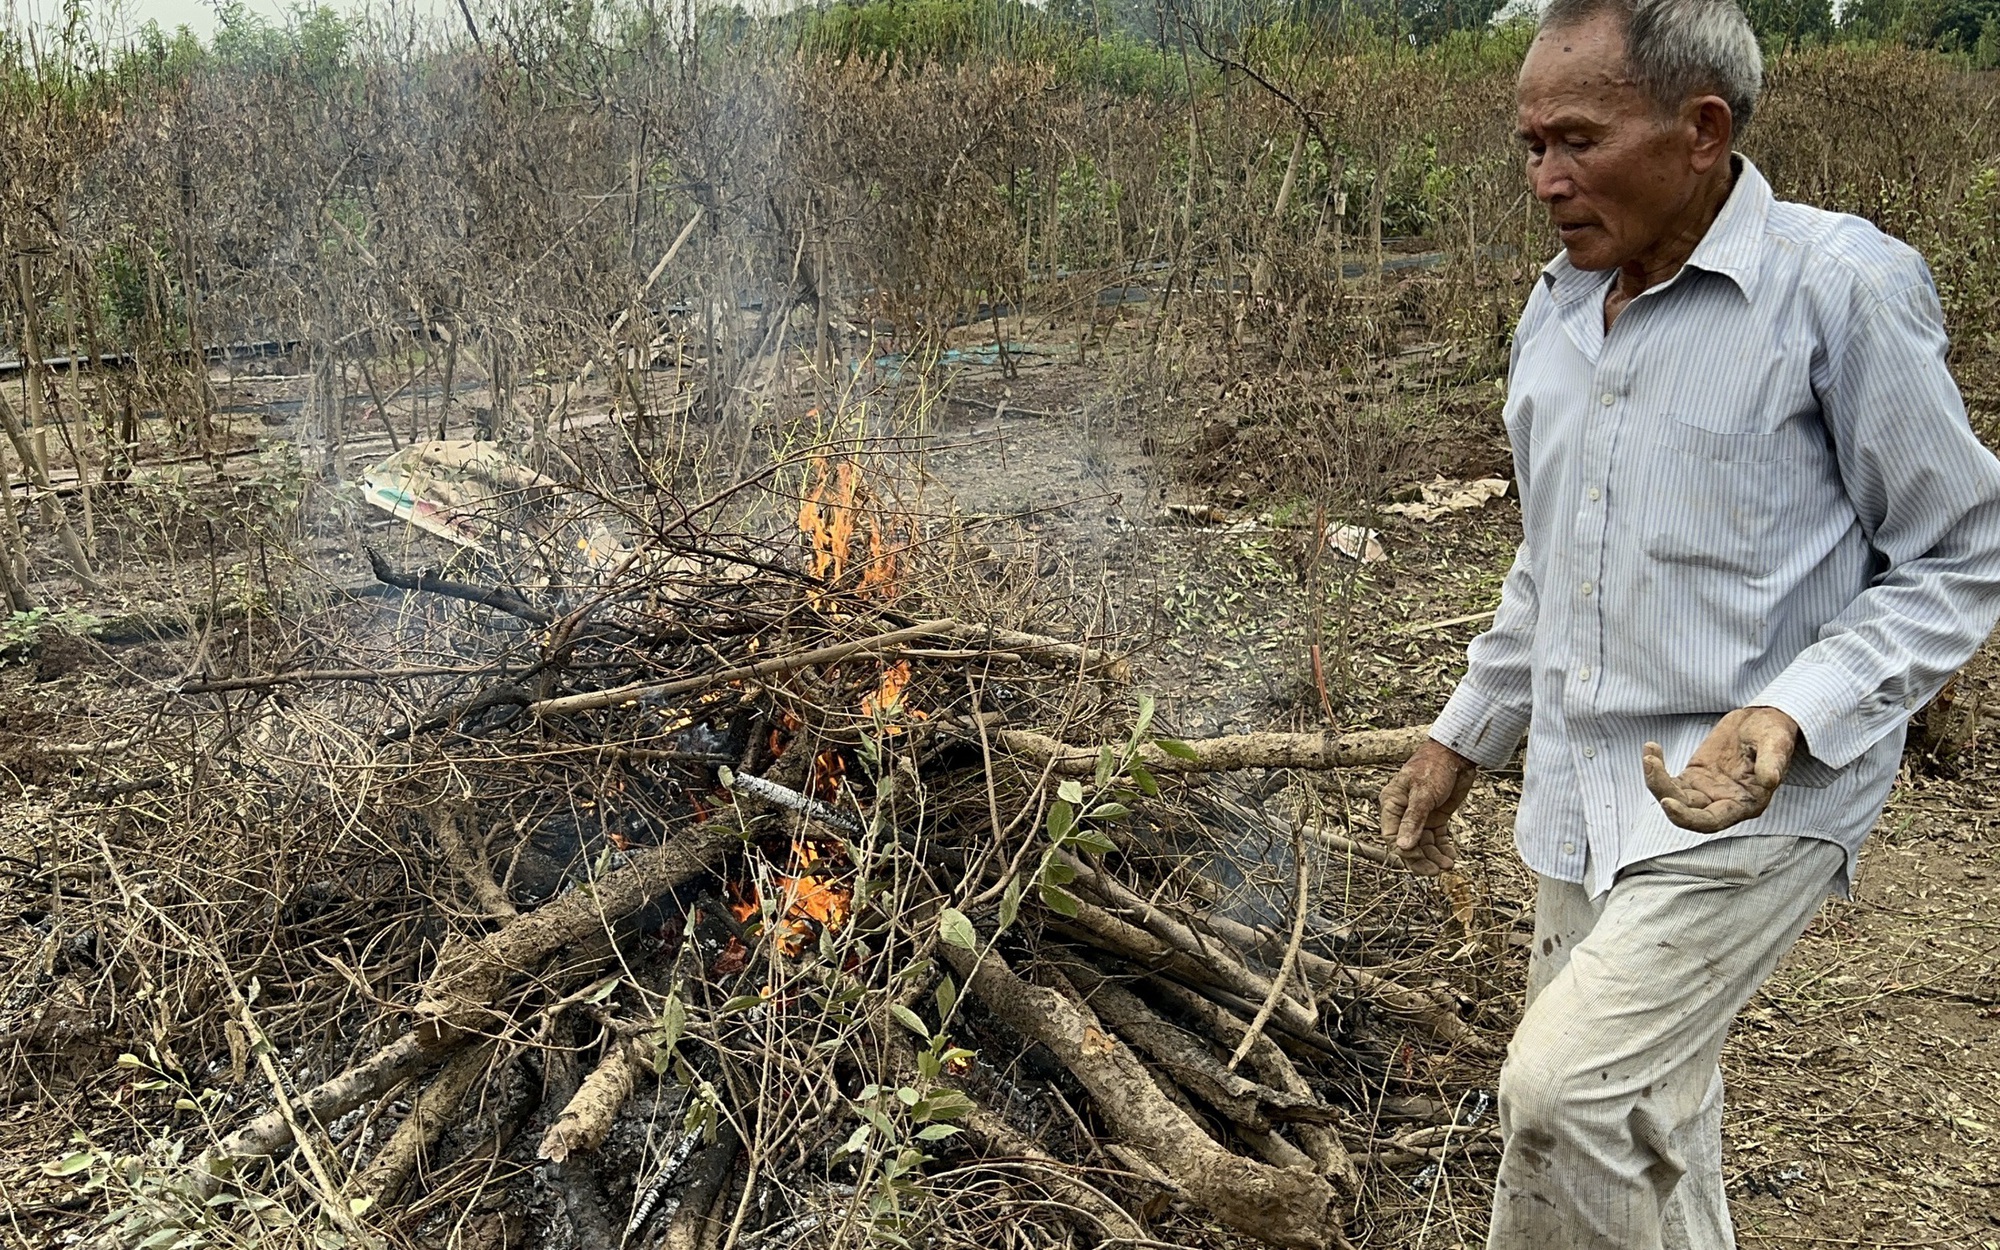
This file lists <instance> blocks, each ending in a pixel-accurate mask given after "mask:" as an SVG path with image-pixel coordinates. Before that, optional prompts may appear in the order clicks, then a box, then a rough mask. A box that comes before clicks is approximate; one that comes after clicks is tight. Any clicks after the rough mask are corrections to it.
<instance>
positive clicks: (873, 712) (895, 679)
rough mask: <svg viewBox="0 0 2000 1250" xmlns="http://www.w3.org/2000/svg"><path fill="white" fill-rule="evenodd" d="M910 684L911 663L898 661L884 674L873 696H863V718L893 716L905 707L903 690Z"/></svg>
mask: <svg viewBox="0 0 2000 1250" xmlns="http://www.w3.org/2000/svg"><path fill="white" fill-rule="evenodd" d="M909 684H910V662H909V661H908V660H897V661H896V662H895V663H894V664H891V665H890V666H889V667H888V669H887V671H885V672H884V673H883V674H882V684H881V685H879V686H877V687H876V688H875V691H874V693H873V694H865V695H862V696H861V714H862V715H863V716H878V715H879V716H893V715H895V714H896V712H897V711H898V710H900V709H901V708H902V706H903V688H904V687H905V686H908V685H909Z"/></svg>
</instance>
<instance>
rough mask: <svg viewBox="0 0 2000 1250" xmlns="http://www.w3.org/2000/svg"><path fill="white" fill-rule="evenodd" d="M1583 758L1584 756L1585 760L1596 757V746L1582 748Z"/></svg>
mask: <svg viewBox="0 0 2000 1250" xmlns="http://www.w3.org/2000/svg"><path fill="white" fill-rule="evenodd" d="M1583 758H1585V759H1587V760H1594V759H1596V758H1597V748H1596V747H1585V748H1583Z"/></svg>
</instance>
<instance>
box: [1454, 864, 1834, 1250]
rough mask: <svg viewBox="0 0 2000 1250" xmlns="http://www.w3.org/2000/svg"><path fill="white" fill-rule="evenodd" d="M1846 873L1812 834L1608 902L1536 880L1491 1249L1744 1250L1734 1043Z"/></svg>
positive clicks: (1687, 870) (1506, 1069)
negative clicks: (1730, 1068) (1732, 1109)
mask: <svg viewBox="0 0 2000 1250" xmlns="http://www.w3.org/2000/svg"><path fill="white" fill-rule="evenodd" d="M1845 866H1846V853H1845V852H1844V851H1842V850H1841V848H1840V847H1838V846H1836V845H1835V844H1833V843H1831V842H1824V841H1820V840H1818V839H1816V838H1793V837H1734V838H1732V837H1721V838H1717V839H1716V840H1715V841H1713V842H1707V843H1703V844H1702V845H1701V846H1698V847H1696V848H1694V849H1693V850H1688V851H1680V852H1677V853H1675V854H1672V855H1663V856H1660V857H1658V858H1656V859H1649V860H1644V861H1642V862H1640V863H1637V864H1633V865H1631V866H1630V867H1628V868H1626V869H1624V870H1623V871H1622V872H1620V873H1619V874H1618V879H1617V881H1616V882H1615V883H1614V884H1613V885H1612V887H1611V889H1610V890H1609V891H1607V892H1606V893H1605V894H1603V895H1602V896H1600V897H1598V898H1596V899H1592V898H1590V897H1589V896H1588V895H1587V894H1586V893H1585V891H1584V888H1583V887H1582V886H1580V885H1575V884H1572V883H1570V882H1567V881H1557V880H1554V879H1552V878H1549V877H1543V878H1542V879H1541V885H1540V892H1539V894H1538V895H1537V898H1536V902H1535V946H1534V951H1533V953H1532V955H1531V959H1530V963H1529V969H1528V1008H1527V1011H1526V1013H1525V1014H1524V1015H1523V1016H1522V1017H1521V1027H1520V1028H1519V1029H1517V1030H1515V1033H1514V1039H1513V1041H1511V1042H1510V1043H1508V1046H1507V1061H1506V1063H1505V1064H1504V1065H1503V1066H1502V1068H1501V1070H1500V1133H1501V1138H1502V1141H1503V1143H1504V1149H1503V1153H1502V1155H1501V1158H1500V1176H1499V1184H1498V1186H1497V1187H1496V1189H1495V1190H1494V1195H1493V1225H1492V1229H1491V1232H1490V1233H1489V1235H1488V1238H1487V1242H1486V1244H1487V1247H1488V1250H1727V1248H1728V1247H1733V1246H1734V1245H1735V1244H1736V1235H1735V1232H1734V1230H1733V1229H1732V1228H1731V1226H1730V1223H1729V1202H1728V1199H1727V1197H1726V1196H1725V1194H1724V1192H1723V1182H1722V1073H1721V1071H1720V1069H1719V1068H1718V1067H1717V1062H1718V1060H1719V1059H1720V1057H1721V1054H1722V1042H1723V1038H1724V1037H1725V1036H1727V1034H1728V1032H1729V1025H1730V1022H1731V1021H1732V1020H1733V1019H1735V1017H1736V1013H1737V1012H1738V1011H1740V1010H1742V1008H1743V1004H1744V1003H1746V1002H1748V1001H1749V999H1750V996H1751V995H1752V994H1753V993H1755V992H1756V990H1757V987H1758V986H1759V985H1761V984H1763V982H1764V978H1765V977H1767V976H1769V975H1770V974H1771V970H1772V969H1773V968H1775V967H1776V966H1777V964H1778V960H1779V959H1780V958H1781V957H1782V956H1783V955H1784V953H1785V952H1786V951H1787V950H1789V949H1790V948H1791V945H1792V943H1793V942H1794V941H1796V940H1797V938H1798V936H1799V933H1800V932H1801V931H1802V930H1803V929H1804V928H1805V927H1806V924H1807V922H1808V921H1810V920H1811V919H1812V918H1813V916H1814V914H1815V913H1817V912H1818V911H1819V908H1820V904H1821V903H1822V902H1824V901H1825V899H1826V896H1827V895H1828V894H1829V893H1830V892H1832V891H1833V890H1834V888H1835V887H1836V885H1837V883H1838V881H1839V879H1840V874H1841V872H1842V871H1844V869H1845Z"/></svg>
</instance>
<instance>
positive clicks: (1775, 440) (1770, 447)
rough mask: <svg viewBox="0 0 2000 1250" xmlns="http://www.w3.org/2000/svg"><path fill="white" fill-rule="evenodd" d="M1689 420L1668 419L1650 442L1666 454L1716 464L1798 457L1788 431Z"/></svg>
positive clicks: (1685, 418) (1678, 417) (1797, 449)
mask: <svg viewBox="0 0 2000 1250" xmlns="http://www.w3.org/2000/svg"><path fill="white" fill-rule="evenodd" d="M1722 424H1723V423H1721V422H1714V423H1705V422H1701V421H1698V420H1696V419H1693V418H1689V417H1682V416H1669V417H1668V418H1667V420H1666V423H1665V424H1664V425H1663V426H1662V427H1661V428H1660V430H1659V431H1658V432H1657V433H1656V434H1655V436H1654V441H1655V442H1656V443H1657V444H1659V446H1661V447H1663V448H1666V449H1668V450H1670V451H1675V452H1680V453H1682V454H1684V455H1688V456H1693V457H1696V458H1698V459H1701V460H1709V461H1714V462H1716V463H1718V464H1771V463H1773V462H1775V461H1779V460H1790V459H1792V458H1793V457H1795V456H1797V455H1798V454H1799V447H1798V442H1797V439H1796V438H1795V437H1794V436H1793V434H1792V432H1791V431H1790V430H1787V429H1785V428H1783V427H1780V428H1779V429H1776V430H1758V429H1728V428H1716V427H1717V426H1718V425H1722Z"/></svg>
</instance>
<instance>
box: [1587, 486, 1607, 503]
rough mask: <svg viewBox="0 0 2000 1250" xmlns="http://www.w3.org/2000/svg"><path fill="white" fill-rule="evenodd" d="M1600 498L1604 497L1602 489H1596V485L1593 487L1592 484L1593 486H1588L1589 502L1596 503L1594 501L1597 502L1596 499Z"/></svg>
mask: <svg viewBox="0 0 2000 1250" xmlns="http://www.w3.org/2000/svg"><path fill="white" fill-rule="evenodd" d="M1602 498H1604V492H1603V491H1601V490H1599V489H1598V488H1597V487H1595V486H1593V487H1591V488H1590V502H1592V503H1596V502H1597V501H1598V500H1600V499H1602Z"/></svg>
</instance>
